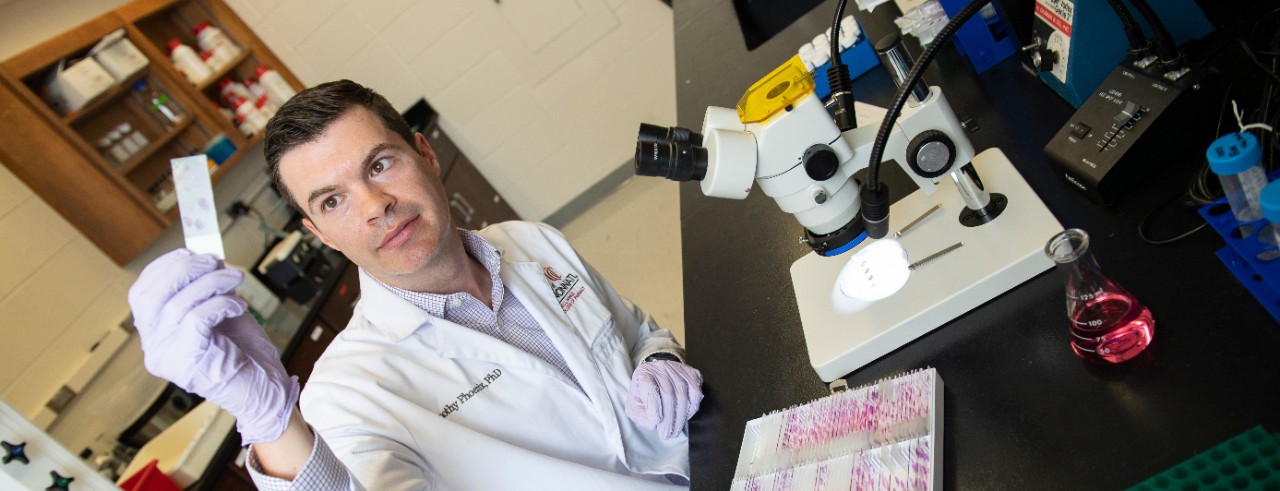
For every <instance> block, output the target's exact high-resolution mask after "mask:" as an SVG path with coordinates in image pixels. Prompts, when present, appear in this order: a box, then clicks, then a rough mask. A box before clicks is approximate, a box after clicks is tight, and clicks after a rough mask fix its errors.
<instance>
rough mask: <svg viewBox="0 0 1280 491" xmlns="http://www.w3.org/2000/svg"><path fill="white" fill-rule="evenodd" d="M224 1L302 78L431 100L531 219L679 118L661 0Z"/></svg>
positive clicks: (403, 99) (448, 128)
mask: <svg viewBox="0 0 1280 491" xmlns="http://www.w3.org/2000/svg"><path fill="white" fill-rule="evenodd" d="M227 3H228V4H229V5H230V6H231V7H232V8H233V9H235V10H236V12H237V13H239V15H240V16H241V17H242V18H243V19H244V20H245V21H246V22H247V23H248V24H249V25H250V27H252V28H253V30H254V32H255V33H257V34H258V36H259V37H260V38H262V40H263V41H265V42H266V43H267V45H268V46H270V47H271V49H272V51H274V52H275V53H276V54H277V55H279V56H280V57H281V58H282V59H284V61H285V63H287V64H288V65H289V68H290V69H291V70H293V72H294V73H295V74H297V75H298V77H299V78H301V79H302V81H303V83H304V84H307V85H314V84H317V83H320V82H324V81H328V80H334V79H339V78H350V79H352V80H356V81H358V82H361V83H364V84H367V85H371V86H373V87H374V88H376V89H377V90H378V91H380V92H382V93H383V94H384V95H386V96H387V97H388V98H389V99H390V100H391V102H392V103H393V104H395V105H396V106H397V107H399V108H401V109H404V108H407V107H408V105H409V104H411V103H412V102H413V101H415V100H417V99H418V98H419V97H426V98H427V100H428V101H430V103H431V104H432V105H433V106H434V107H435V108H436V109H437V110H438V111H439V112H440V118H441V119H440V125H441V127H442V128H444V130H445V132H446V133H448V134H449V136H450V137H451V138H453V139H454V140H455V142H456V143H458V145H459V146H460V147H461V149H462V151H463V153H465V154H466V155H467V156H468V157H469V158H470V159H471V160H472V161H473V162H474V163H475V164H476V167H477V168H479V170H480V172H481V173H482V174H484V176H485V178H486V179H487V180H488V181H489V182H490V183H492V184H493V186H494V187H495V188H496V189H497V190H498V192H499V193H500V194H502V196H503V197H505V198H506V199H507V201H508V202H509V203H510V204H511V205H512V208H514V209H515V210H516V212H517V213H519V214H520V215H521V216H522V217H524V218H525V219H529V220H543V219H545V218H547V217H548V216H550V215H551V214H553V213H555V212H557V211H558V210H560V209H561V208H562V207H564V206H565V205H566V204H568V203H569V202H570V201H571V200H573V199H574V198H575V197H577V196H579V195H580V194H582V193H584V192H585V191H587V190H588V189H590V188H591V187H592V186H594V185H596V184H597V183H599V182H600V181H601V180H602V179H605V178H606V177H608V176H609V175H610V174H611V173H612V172H614V171H616V170H618V169H619V167H621V166H624V165H630V161H631V159H632V157H633V155H634V152H635V136H636V135H635V134H636V128H637V127H638V126H639V123H640V122H641V121H646V122H652V123H658V124H665V125H670V124H674V123H675V87H676V81H675V62H674V59H675V48H674V41H673V36H672V32H673V31H672V29H673V25H672V16H671V9H670V7H667V6H666V5H665V4H663V3H662V2H661V1H659V0H502V1H501V2H496V1H493V0H365V1H355V2H350V1H345V0H252V1H251V0H227ZM731 102H732V101H725V103H726V104H728V103H731Z"/></svg>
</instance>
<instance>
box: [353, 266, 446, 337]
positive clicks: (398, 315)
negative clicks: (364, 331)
mask: <svg viewBox="0 0 1280 491" xmlns="http://www.w3.org/2000/svg"><path fill="white" fill-rule="evenodd" d="M360 296H361V301H360V304H359V307H360V310H361V314H363V315H364V318H365V319H367V320H368V321H369V324H370V326H371V327H373V328H374V329H376V330H378V331H379V332H381V333H382V334H383V335H384V336H386V337H388V338H390V339H391V340H392V341H395V342H400V341H402V340H404V338H407V337H409V335H410V334H413V332H414V331H417V330H418V328H419V327H421V326H422V325H424V324H427V323H430V322H431V321H432V319H435V318H434V317H432V316H431V315H430V314H428V313H427V311H425V310H422V309H420V308H418V306H416V305H414V304H413V303H411V302H409V301H408V300H405V299H403V298H400V296H399V295H396V294H395V292H393V291H391V290H390V289H388V288H387V287H386V286H383V284H382V282H380V281H378V280H375V279H373V276H370V275H369V273H368V272H367V271H365V270H364V268H360ZM368 305H377V306H378V307H377V308H372V309H371V308H365V307H366V306H368Z"/></svg>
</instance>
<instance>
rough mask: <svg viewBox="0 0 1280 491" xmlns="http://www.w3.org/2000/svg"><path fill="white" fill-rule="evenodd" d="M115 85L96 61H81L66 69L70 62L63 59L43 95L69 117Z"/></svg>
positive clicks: (43, 90) (108, 74) (42, 91)
mask: <svg viewBox="0 0 1280 491" xmlns="http://www.w3.org/2000/svg"><path fill="white" fill-rule="evenodd" d="M115 84H116V79H115V77H112V76H111V74H110V73H108V72H107V69H105V68H102V65H101V64H99V63H98V62H97V61H95V60H94V59H93V58H83V59H80V60H78V61H75V62H74V63H71V66H67V60H60V61H58V66H57V67H56V68H54V70H53V72H52V73H50V74H49V79H48V81H46V82H45V86H44V88H43V89H42V90H41V94H40V95H41V97H43V98H44V100H45V102H46V103H48V104H49V107H50V108H52V109H53V110H54V111H55V112H57V113H58V114H61V115H63V116H66V115H68V114H71V113H73V112H76V111H78V110H80V108H83V107H84V106H85V105H87V104H89V102H91V101H93V99H94V98H96V97H98V96H99V95H102V93H104V92H106V91H107V89H110V88H111V87H112V86H114V85H115Z"/></svg>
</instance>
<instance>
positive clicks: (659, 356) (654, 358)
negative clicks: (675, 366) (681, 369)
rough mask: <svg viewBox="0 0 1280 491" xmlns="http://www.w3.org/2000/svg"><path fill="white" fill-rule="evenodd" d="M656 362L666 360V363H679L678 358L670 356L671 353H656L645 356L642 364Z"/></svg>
mask: <svg viewBox="0 0 1280 491" xmlns="http://www.w3.org/2000/svg"><path fill="white" fill-rule="evenodd" d="M658 360H667V361H674V362H679V361H680V357H678V356H676V355H673V354H671V353H665V352H658V353H654V354H652V355H649V356H646V357H645V358H644V362H645V363H648V362H651V361H658Z"/></svg>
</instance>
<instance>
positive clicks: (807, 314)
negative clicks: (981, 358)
mask: <svg viewBox="0 0 1280 491" xmlns="http://www.w3.org/2000/svg"><path fill="white" fill-rule="evenodd" d="M973 165H974V167H975V168H976V169H977V171H978V175H979V176H980V177H981V179H982V182H983V184H984V185H985V186H986V189H987V191H989V192H990V193H992V194H993V197H994V195H995V194H996V193H999V194H1002V195H1004V196H1005V197H1007V198H1008V200H1009V201H1008V207H1007V208H1006V209H1005V210H1004V212H1003V213H1002V214H1000V215H999V216H998V217H996V219H995V220H992V221H991V222H988V223H986V224H984V225H981V226H978V227H966V226H964V225H962V224H961V223H960V218H959V217H960V214H961V211H962V210H964V202H963V201H962V200H961V198H960V195H959V191H958V190H957V189H956V186H955V185H954V183H950V184H949V183H947V182H940V183H939V185H938V188H937V192H935V193H934V194H933V195H931V196H926V195H925V194H924V193H923V192H921V191H917V192H915V193H912V194H910V195H908V196H907V197H905V198H903V199H902V200H901V201H899V202H897V203H894V204H893V206H892V207H891V208H890V217H891V222H890V223H891V225H890V227H891V228H890V232H891V233H892V232H895V231H897V230H899V229H901V228H902V226H904V225H906V224H908V223H910V222H911V221H912V220H915V219H916V218H917V217H919V216H921V215H924V214H925V213H926V212H927V211H928V210H929V209H930V208H932V207H933V206H934V205H939V206H941V209H940V210H937V211H935V212H933V213H932V214H930V215H929V216H928V217H927V218H925V219H924V220H922V221H921V222H920V223H918V224H916V225H915V226H914V227H912V228H911V229H910V230H908V231H907V232H906V233H904V234H903V235H902V237H901V238H900V239H899V240H900V241H901V243H902V246H903V248H905V249H906V251H907V256H908V260H909V261H911V262H913V263H914V262H917V261H920V260H921V259H923V258H925V257H927V256H929V255H932V254H934V253H936V252H939V251H942V250H943V249H946V248H948V247H950V246H952V245H954V244H956V243H958V242H963V243H964V245H963V246H962V247H959V248H957V249H955V250H953V251H951V252H949V253H947V254H945V255H942V256H940V257H938V258H936V259H933V260H932V261H929V262H927V263H924V264H921V265H919V266H918V267H917V268H916V269H915V270H913V271H911V274H910V277H909V278H908V279H907V282H906V285H904V286H903V287H902V289H901V290H899V291H897V292H896V293H894V294H893V295H890V296H889V297H888V298H885V299H883V300H879V301H876V302H871V303H866V302H860V301H857V300H854V299H852V298H849V297H847V296H844V295H843V294H841V293H840V291H839V288H837V287H836V286H835V282H836V277H837V276H838V275H839V274H840V271H841V270H842V269H843V267H844V265H845V264H846V263H847V262H848V261H849V259H850V258H851V257H852V256H853V254H854V253H856V252H858V251H860V250H862V248H865V247H867V246H869V245H870V244H872V243H874V242H875V241H873V240H868V241H865V242H864V243H862V244H860V245H859V246H858V247H856V248H854V249H853V250H851V251H849V252H846V253H844V254H841V255H839V256H836V257H824V256H819V255H817V254H815V253H810V254H808V255H806V256H804V257H802V258H800V259H799V260H797V261H796V262H795V263H793V264H792V265H791V280H792V283H793V285H795V293H796V302H797V303H798V304H799V310H800V322H801V324H802V325H803V328H804V337H805V343H806V345H807V346H808V350H809V360H810V362H811V363H812V364H813V368H814V370H816V371H817V372H818V376H819V377H821V378H822V380H824V381H827V382H830V381H832V380H835V379H837V378H841V377H843V376H845V375H847V374H849V373H850V372H852V371H854V370H857V369H858V368H861V367H862V366H864V365H866V364H868V363H871V362H872V361H875V360H876V359H877V358H880V357H881V356H884V355H885V354H888V353H889V352H891V351H893V350H895V349H897V348H899V347H901V346H903V345H905V344H907V343H909V342H911V341H912V340H914V339H916V338H918V337H920V336H923V335H925V334H928V333H929V331H932V330H934V329H936V328H938V327H939V326H942V325H943V324H946V323H947V322H949V321H951V320H952V319H954V318H956V317H959V316H960V315H962V314H964V313H965V312H968V311H969V310H971V309H973V308H975V307H977V306H979V305H982V304H983V303H986V302H987V301H988V300H991V299H993V298H995V297H996V296H998V295H1000V294H1001V293H1004V292H1005V291H1008V290H1009V289H1011V288H1013V287H1015V286H1018V285H1020V284H1022V283H1023V282H1025V281H1027V280H1029V279H1031V278H1032V277H1035V276H1036V275H1038V274H1040V273H1041V272H1043V271H1045V270H1047V269H1049V268H1052V267H1053V261H1051V260H1050V259H1049V258H1048V257H1046V256H1045V254H1044V245H1045V242H1046V241H1048V240H1049V238H1050V237H1052V236H1053V234H1056V233H1058V232H1060V231H1062V225H1061V224H1060V223H1058V220H1057V218H1054V216H1053V214H1052V213H1050V212H1049V209H1048V208H1046V207H1045V205H1044V203H1043V202H1042V201H1040V198H1039V197H1038V196H1036V194H1035V192H1034V191H1032V190H1031V187H1030V186H1028V185H1027V182H1026V181H1025V180H1023V179H1022V175H1021V174H1019V173H1018V171H1017V170H1016V169H1015V168H1014V167H1013V164H1012V163H1011V162H1009V159H1008V158H1007V157H1005V155H1004V153H1003V152H1001V151H1000V150H999V149H997V148H992V149H988V150H986V151H983V152H982V153H980V154H978V155H977V156H976V157H974V159H973ZM947 181H949V179H948V180H947Z"/></svg>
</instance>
